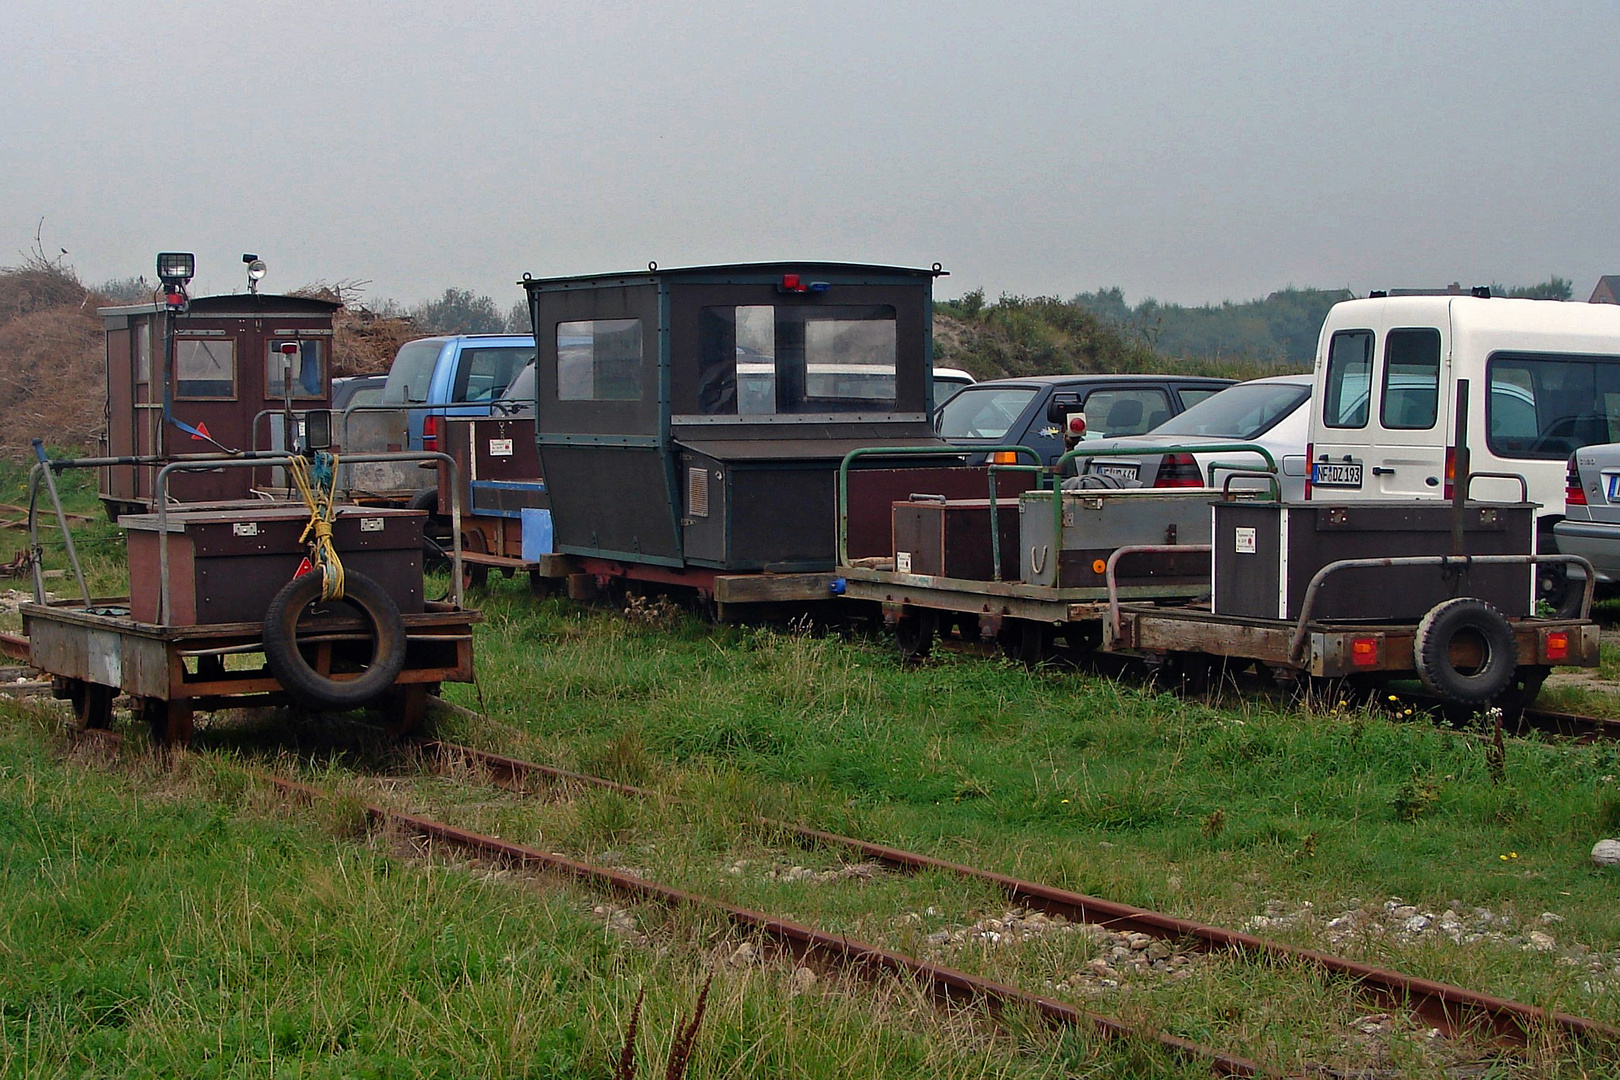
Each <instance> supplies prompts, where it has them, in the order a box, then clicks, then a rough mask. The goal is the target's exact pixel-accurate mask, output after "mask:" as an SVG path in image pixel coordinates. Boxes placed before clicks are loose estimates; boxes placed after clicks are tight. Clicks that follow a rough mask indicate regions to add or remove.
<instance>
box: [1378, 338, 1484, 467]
mask: <svg viewBox="0 0 1620 1080" xmlns="http://www.w3.org/2000/svg"><path fill="white" fill-rule="evenodd" d="M1381 345H1382V348H1380V350H1379V361H1380V362H1379V364H1378V366H1377V370H1378V377H1377V380H1376V382H1375V384H1374V385H1375V388H1376V391H1377V392H1376V394H1375V401H1376V408H1375V409H1374V420H1373V425H1374V426H1373V431H1374V434H1373V443H1374V445H1375V446H1376V447H1377V450H1376V451H1375V452H1370V453H1369V454H1368V461H1367V471H1368V473H1369V475H1370V479H1371V481H1372V484H1371V486H1372V488H1373V489H1374V490H1375V491H1376V492H1377V494H1378V497H1380V498H1386V499H1432V498H1435V497H1437V496H1442V497H1443V495H1444V491H1443V488H1444V485H1445V464H1446V445H1447V435H1448V429H1449V426H1450V425H1449V423H1448V420H1449V417H1450V415H1451V409H1450V408H1448V406H1449V405H1450V404H1451V400H1450V398H1451V395H1450V394H1448V393H1441V390H1440V388H1441V385H1442V383H1443V382H1444V381H1445V380H1443V379H1442V377H1441V376H1442V374H1443V372H1442V368H1443V367H1444V366H1445V365H1444V364H1443V363H1442V358H1443V357H1444V356H1445V351H1444V335H1443V334H1442V333H1441V331H1440V329H1439V328H1438V327H1433V326H1400V327H1393V328H1391V329H1389V330H1387V331H1385V332H1384V339H1383V341H1382V342H1381ZM1480 389H1481V390H1483V388H1480ZM1475 392H1479V391H1475Z"/></svg>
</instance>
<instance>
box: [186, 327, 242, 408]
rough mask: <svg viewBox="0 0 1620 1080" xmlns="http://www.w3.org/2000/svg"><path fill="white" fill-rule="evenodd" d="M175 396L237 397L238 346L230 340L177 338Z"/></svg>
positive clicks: (225, 398)
mask: <svg viewBox="0 0 1620 1080" xmlns="http://www.w3.org/2000/svg"><path fill="white" fill-rule="evenodd" d="M174 396H175V397H179V398H219V399H224V400H230V399H232V398H235V397H236V342H234V341H232V340H230V339H229V338H175V341H174Z"/></svg>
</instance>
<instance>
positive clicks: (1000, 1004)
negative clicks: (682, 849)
mask: <svg viewBox="0 0 1620 1080" xmlns="http://www.w3.org/2000/svg"><path fill="white" fill-rule="evenodd" d="M259 775H260V776H261V778H262V779H264V780H265V781H267V782H268V783H270V784H272V785H274V786H275V787H276V788H277V789H279V790H280V791H282V792H284V793H286V794H288V795H291V796H293V797H295V798H298V799H302V800H305V801H309V802H314V801H316V800H318V799H320V798H322V797H323V793H322V792H321V791H319V790H318V789H316V788H313V787H310V786H309V785H307V784H302V783H299V782H298V781H295V780H289V779H286V778H285V777H279V776H273V775H269V774H263V773H261V774H259ZM365 814H366V817H367V819H368V820H369V821H370V822H371V823H373V824H375V825H387V826H392V827H396V828H403V829H407V830H409V831H411V832H414V833H416V834H417V835H419V836H422V837H425V838H427V839H429V840H432V841H437V842H441V843H447V844H454V845H456V846H458V847H462V848H466V849H468V850H471V851H474V852H477V853H479V854H480V855H482V856H484V857H486V858H490V859H495V860H498V861H500V862H504V863H508V864H514V865H518V866H527V867H538V868H540V869H543V870H547V871H551V872H553V873H559V874H564V875H566V876H568V877H571V878H573V879H575V880H576V881H580V882H583V883H585V884H587V885H592V886H595V887H598V888H604V889H609V890H611V891H613V892H615V893H618V894H619V895H622V896H627V897H630V898H633V899H636V900H646V901H652V902H654V903H660V904H664V905H667V906H670V907H690V908H697V909H702V910H707V911H712V912H716V913H718V914H720V915H722V916H724V917H725V918H726V919H728V920H729V921H730V922H731V923H732V924H734V925H736V926H738V927H740V928H743V929H746V930H750V931H753V932H755V933H758V934H760V935H762V936H764V937H767V938H769V939H771V940H773V941H774V942H775V943H777V944H778V945H780V946H782V947H783V948H785V949H787V950H788V951H789V952H790V953H791V954H792V955H793V956H795V957H797V958H799V959H801V960H810V961H815V962H823V963H830V964H835V965H839V966H843V967H846V968H848V969H850V970H852V971H855V972H857V973H860V974H864V975H867V976H881V975H899V976H910V977H911V978H912V979H914V980H916V981H917V982H918V983H919V984H921V985H922V986H923V988H924V989H925V990H926V991H927V992H928V993H929V995H930V996H932V997H933V998H934V1000H935V1001H937V1002H938V1003H939V1004H941V1005H945V1006H956V1007H961V1006H964V1005H971V1006H982V1007H984V1008H986V1009H987V1010H988V1011H989V1012H991V1013H992V1014H993V1015H994V1014H999V1013H1001V1012H1002V1011H1004V1010H1007V1009H1027V1010H1029V1011H1031V1012H1033V1013H1035V1014H1036V1015H1038V1016H1040V1017H1041V1018H1042V1019H1043V1020H1045V1021H1046V1022H1047V1023H1049V1024H1051V1025H1053V1026H1054V1027H1068V1028H1089V1029H1090V1030H1091V1031H1093V1032H1095V1033H1096V1034H1098V1035H1100V1036H1102V1037H1103V1038H1105V1039H1108V1040H1123V1039H1135V1040H1142V1041H1145V1042H1149V1043H1156V1044H1157V1045H1158V1046H1159V1047H1160V1048H1161V1049H1164V1050H1167V1051H1169V1052H1170V1053H1172V1054H1175V1055H1177V1056H1179V1057H1182V1058H1184V1059H1187V1060H1192V1061H1200V1062H1203V1063H1204V1064H1205V1065H1207V1066H1208V1068H1209V1071H1210V1073H1211V1074H1212V1075H1215V1076H1267V1077H1281V1076H1284V1075H1287V1074H1284V1073H1281V1072H1278V1071H1276V1070H1274V1069H1270V1068H1267V1067H1265V1066H1263V1065H1260V1064H1259V1063H1257V1062H1254V1061H1250V1060H1248V1059H1246V1058H1240V1057H1235V1056H1232V1055H1230V1054H1223V1053H1221V1052H1220V1051H1218V1050H1215V1049H1212V1048H1211V1047H1208V1046H1204V1045H1202V1044H1200V1043H1195V1042H1192V1041H1191V1040H1188V1039H1183V1038H1180V1037H1178V1036H1175V1035H1171V1034H1168V1033H1167V1032H1163V1031H1159V1030H1157V1029H1153V1028H1144V1027H1139V1026H1136V1025H1133V1024H1128V1023H1126V1022H1125V1021H1123V1020H1119V1019H1116V1018H1114V1017H1110V1016H1104V1015H1102V1014H1100V1013H1093V1012H1088V1011H1086V1010H1084V1009H1078V1008H1076V1007H1074V1006H1073V1005H1070V1004H1067V1003H1066V1002H1062V1001H1057V1000H1055V999H1053V998H1049V997H1043V996H1041V995H1039V994H1031V993H1028V992H1027V991H1024V990H1020V989H1018V988H1017V987H1013V986H1008V985H1006V984H1004V983H998V982H993V981H991V980H989V979H983V978H980V977H978V976H976V975H971V974H969V973H967V972H965V971H960V970H957V969H955V968H948V967H945V966H943V965H940V964H932V963H929V962H928V961H926V960H920V959H918V958H916V957H912V956H906V955H905V954H903V953H897V952H892V951H890V950H888V949H883V948H879V947H878V946H876V945H869V944H867V943H865V942H861V941H856V940H854V939H852V938H848V937H844V936H842V935H835V934H828V933H825V932H823V931H820V930H817V929H815V928H814V927H811V926H805V925H804V924H802V923H795V922H790V921H788V920H786V919H778V918H776V917H774V916H772V915H768V914H766V913H764V912H761V911H754V910H752V909H750V908H744V907H739V906H737V905H735V904H730V903H727V902H725V901H723V900H718V899H715V898H713V897H706V896H702V895H700V894H697V893H691V892H687V891H685V890H682V889H676V888H673V887H671V886H667V885H660V884H658V883H657V882H653V881H648V880H647V879H645V878H642V877H638V876H636V875H634V874H626V873H623V872H621V871H617V870H610V869H607V868H605V867H600V866H595V865H592V864H591V863H586V862H581V861H579V860H577V859H570V858H567V857H566V856H562V855H554V854H551V853H549V852H544V851H540V850H538V849H536V848H531V847H527V846H525V845H522V844H515V843H512V842H511V841H509V840H502V839H500V838H498V837H494V836H487V835H484V834H482V833H476V832H472V831H470V830H467V829H461V828H457V827H455V826H453V825H447V824H444V823H443V822H439V821H434V820H432V819H431V818H425V817H421V816H418V815H416V814H406V813H401V812H399V811H394V810H389V809H386V808H385V807H381V806H377V805H375V804H371V803H367V804H366V805H365ZM1309 1071H1310V1072H1311V1074H1312V1075H1321V1073H1322V1072H1324V1071H1325V1070H1319V1069H1312V1070H1309Z"/></svg>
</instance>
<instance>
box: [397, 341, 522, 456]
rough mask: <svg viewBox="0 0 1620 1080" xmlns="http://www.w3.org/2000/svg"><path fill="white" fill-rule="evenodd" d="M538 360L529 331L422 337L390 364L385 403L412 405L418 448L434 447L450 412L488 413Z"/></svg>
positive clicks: (413, 434)
mask: <svg viewBox="0 0 1620 1080" xmlns="http://www.w3.org/2000/svg"><path fill="white" fill-rule="evenodd" d="M533 362H534V338H533V337H531V336H530V335H528V334H458V335H455V336H453V337H431V338H419V339H418V340H416V341H407V342H406V343H405V344H403V345H401V346H400V347H399V352H398V354H396V355H395V357H394V364H393V366H392V367H391V368H389V369H388V382H387V384H386V385H385V386H384V388H383V398H382V404H384V405H408V406H427V407H425V408H412V409H410V410H409V412H410V426H409V432H410V434H409V440H410V449H412V450H424V449H425V450H434V449H437V448H438V447H437V444H438V425H439V423H440V421H441V418H443V417H445V416H488V415H489V414H490V410H491V407H492V406H493V405H494V404H495V402H496V400H497V399H498V398H500V396H501V395H502V394H503V393H504V392H505V391H506V388H507V386H508V385H509V384H510V383H511V382H512V379H513V378H514V377H516V375H517V373H518V372H519V371H522V370H523V367H524V365H525V364H532V363H533Z"/></svg>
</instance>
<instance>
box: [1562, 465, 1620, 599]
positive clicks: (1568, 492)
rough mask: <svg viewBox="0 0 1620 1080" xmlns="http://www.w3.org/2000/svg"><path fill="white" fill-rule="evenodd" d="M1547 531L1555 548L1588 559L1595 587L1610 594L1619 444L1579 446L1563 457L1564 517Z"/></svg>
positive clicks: (1616, 559) (1619, 564)
mask: <svg viewBox="0 0 1620 1080" xmlns="http://www.w3.org/2000/svg"><path fill="white" fill-rule="evenodd" d="M1553 535H1554V536H1555V537H1556V538H1557V541H1558V550H1559V551H1560V552H1563V553H1564V554H1566V555H1580V556H1583V557H1584V558H1585V559H1587V560H1588V561H1589V562H1591V564H1592V569H1593V570H1595V571H1596V572H1597V580H1598V586H1599V588H1603V589H1604V591H1605V592H1613V591H1614V589H1613V588H1612V587H1613V586H1617V585H1620V443H1600V444H1598V445H1595V446H1583V447H1582V448H1581V449H1579V450H1577V451H1575V452H1574V453H1573V454H1571V455H1570V456H1569V466H1568V479H1567V480H1566V481H1565V490H1564V520H1562V521H1560V522H1558V523H1557V524H1555V525H1554V526H1553ZM1605 586H1608V587H1610V588H1604V587H1605Z"/></svg>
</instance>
